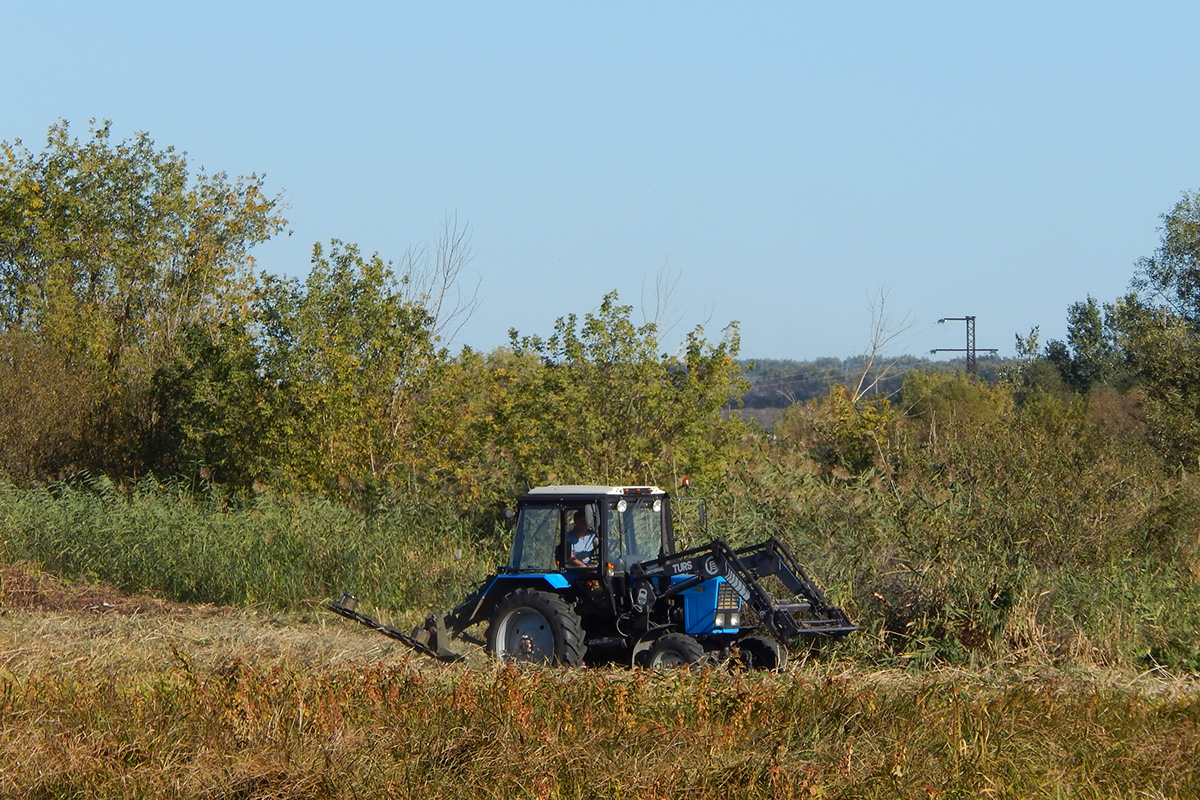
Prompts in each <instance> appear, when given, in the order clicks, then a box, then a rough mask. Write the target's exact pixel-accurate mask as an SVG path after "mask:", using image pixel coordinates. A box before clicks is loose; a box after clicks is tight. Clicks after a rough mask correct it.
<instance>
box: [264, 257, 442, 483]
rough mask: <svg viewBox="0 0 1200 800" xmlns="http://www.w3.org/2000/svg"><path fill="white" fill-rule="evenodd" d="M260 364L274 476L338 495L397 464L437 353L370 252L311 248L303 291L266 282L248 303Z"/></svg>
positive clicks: (414, 309) (425, 316)
mask: <svg viewBox="0 0 1200 800" xmlns="http://www.w3.org/2000/svg"><path fill="white" fill-rule="evenodd" d="M257 309H258V313H259V315H260V322H261V325H262V334H261V342H260V346H261V348H262V354H261V361H262V364H263V369H264V371H265V373H266V376H267V378H268V379H269V380H270V381H271V382H272V384H273V385H274V386H276V387H277V388H278V391H279V392H280V394H281V404H282V406H283V412H282V415H281V418H280V420H279V422H278V424H276V425H275V427H274V429H273V430H272V431H271V435H272V436H273V444H274V445H275V447H274V448H273V449H276V450H277V451H278V452H279V453H280V459H281V462H282V464H283V465H285V466H283V468H282V469H281V470H280V472H281V473H282V477H284V478H286V479H289V480H290V481H291V482H293V483H294V484H295V485H298V486H299V487H301V488H306V489H321V490H323V491H326V492H334V493H336V492H338V491H339V490H344V489H346V488H348V487H350V486H352V485H355V484H364V483H373V484H379V483H382V482H384V479H386V478H387V477H388V476H389V475H390V474H391V473H393V472H395V471H397V470H400V469H402V468H403V467H405V466H406V451H407V449H408V445H409V441H408V440H409V438H410V437H411V436H413V435H414V421H413V420H414V417H415V414H416V410H417V409H418V408H419V407H420V405H421V403H422V402H424V398H425V395H426V394H427V392H428V391H429V387H430V383H431V381H432V378H433V376H434V375H436V374H437V371H438V369H439V368H440V367H441V365H442V362H443V360H444V358H445V354H444V353H443V352H442V351H440V350H439V349H438V348H437V345H436V340H435V338H434V336H433V334H432V331H431V326H432V324H433V319H432V317H431V315H430V314H429V313H428V312H427V311H426V309H425V307H424V306H423V305H421V304H420V303H417V302H413V301H410V300H409V299H407V298H406V296H405V294H404V292H403V285H402V281H401V280H400V279H397V277H396V276H395V275H394V273H393V272H392V269H391V267H390V265H388V264H386V263H385V262H384V261H383V260H382V259H381V258H380V257H379V256H378V255H373V256H371V257H370V258H364V257H363V256H362V255H361V254H360V252H359V250H358V248H357V247H356V246H354V245H349V244H343V243H341V242H337V241H335V242H333V243H332V244H331V246H330V250H329V253H328V255H326V253H325V252H324V250H323V248H321V247H320V246H319V245H317V246H314V248H313V257H312V269H311V271H310V273H309V275H308V277H307V279H306V280H305V281H304V283H303V285H301V284H300V283H299V282H296V281H281V280H277V279H268V280H267V281H265V283H264V286H263V291H262V292H261V296H260V301H259V304H258V306H257Z"/></svg>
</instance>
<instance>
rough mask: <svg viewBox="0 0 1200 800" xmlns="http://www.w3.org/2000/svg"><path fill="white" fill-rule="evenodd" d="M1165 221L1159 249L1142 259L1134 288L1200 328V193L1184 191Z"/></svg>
mask: <svg viewBox="0 0 1200 800" xmlns="http://www.w3.org/2000/svg"><path fill="white" fill-rule="evenodd" d="M1162 220H1163V225H1162V228H1160V231H1161V232H1162V238H1161V240H1160V242H1159V245H1158V249H1157V250H1155V252H1154V255H1152V256H1148V257H1146V258H1143V259H1141V260H1139V261H1138V264H1137V273H1136V275H1135V277H1134V282H1133V285H1134V288H1135V289H1136V290H1138V291H1139V292H1141V293H1142V294H1143V296H1144V298H1145V299H1146V301H1147V302H1148V303H1149V304H1151V305H1157V306H1161V307H1164V308H1166V309H1168V310H1169V311H1170V312H1171V313H1173V314H1175V315H1176V316H1178V317H1179V318H1181V319H1183V320H1184V321H1186V322H1187V323H1188V324H1189V325H1191V326H1192V327H1193V328H1200V192H1184V194H1183V197H1182V199H1180V201H1179V202H1178V203H1176V204H1175V207H1174V208H1173V209H1171V211H1170V212H1169V213H1167V214H1164V215H1163V217H1162Z"/></svg>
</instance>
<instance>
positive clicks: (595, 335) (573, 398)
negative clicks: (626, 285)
mask: <svg viewBox="0 0 1200 800" xmlns="http://www.w3.org/2000/svg"><path fill="white" fill-rule="evenodd" d="M631 312H632V307H631V306H627V305H620V304H619V303H618V298H617V293H616V292H611V293H610V294H608V295H606V296H605V298H604V300H603V301H602V302H601V304H600V308H599V310H598V311H597V312H595V313H589V314H586V315H585V316H584V319H583V322H582V325H580V324H579V321H578V319H577V318H576V316H575V315H574V314H571V315H568V316H566V317H561V318H559V319H558V321H557V322H556V323H555V330H554V334H553V335H552V336H550V338H549V339H545V340H543V339H541V338H540V337H537V336H524V337H522V336H520V335H519V334H518V333H517V332H516V331H513V332H512V334H511V337H512V350H513V356H514V358H515V360H516V362H518V363H520V362H523V363H525V364H532V363H536V362H540V364H541V366H540V368H537V369H536V371H532V373H526V374H529V375H530V377H531V380H530V382H529V383H528V384H526V385H523V386H512V387H511V389H512V393H511V394H510V395H509V397H511V398H513V399H514V400H516V401H517V402H515V403H512V404H506V405H507V408H506V409H505V411H506V412H507V413H506V414H505V415H504V416H503V418H502V419H501V420H500V421H499V425H500V427H499V430H500V431H502V432H503V433H502V435H503V436H504V438H503V439H502V444H501V447H502V449H503V450H505V451H506V455H507V456H508V457H509V458H511V459H512V460H513V462H514V464H515V467H516V471H517V473H518V474H519V475H521V476H523V477H524V478H525V479H526V480H528V481H529V482H531V483H534V484H537V483H545V482H551V483H554V482H564V483H572V482H591V483H595V482H599V483H605V482H610V483H642V482H645V483H654V482H659V483H664V484H666V485H669V486H673V485H677V484H678V479H679V478H681V477H683V476H687V475H690V476H697V477H702V476H706V475H711V474H713V473H715V472H718V471H720V470H721V469H722V467H723V465H722V459H723V457H724V454H725V453H726V452H727V447H728V445H729V443H730V442H731V441H733V440H735V439H736V438H737V437H738V435H739V433H740V431H741V424H740V422H739V421H738V420H737V419H735V418H725V417H722V415H721V410H722V408H724V407H725V406H726V405H727V404H729V403H730V402H732V401H733V400H734V398H735V397H736V396H737V395H738V394H740V392H741V391H743V390H744V383H743V381H742V378H741V375H740V370H739V368H738V366H737V365H736V363H734V361H733V357H734V356H736V355H737V351H738V343H739V339H738V333H737V326H736V325H730V326H729V327H728V328H727V329H726V330H725V333H724V336H723V337H722V339H721V341H720V342H718V343H716V344H713V343H710V342H708V341H707V340H705V338H704V331H703V329H702V328H699V327H698V328H696V329H695V330H693V331H692V332H690V333H689V334H688V336H687V339H686V342H685V343H684V346H683V348H682V351H681V352H680V353H679V354H678V355H668V354H665V353H664V354H660V353H659V352H658V349H659V342H658V331H657V328H656V326H655V325H654V324H653V323H648V324H646V325H643V326H641V327H638V326H636V325H634V323H633V322H632V321H631V319H630V316H631ZM535 360H536V362H535ZM506 377H507V376H506Z"/></svg>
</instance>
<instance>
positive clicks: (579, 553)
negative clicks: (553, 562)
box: [567, 509, 598, 567]
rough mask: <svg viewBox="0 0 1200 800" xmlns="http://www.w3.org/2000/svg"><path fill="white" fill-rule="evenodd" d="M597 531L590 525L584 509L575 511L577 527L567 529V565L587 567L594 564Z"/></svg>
mask: <svg viewBox="0 0 1200 800" xmlns="http://www.w3.org/2000/svg"><path fill="white" fill-rule="evenodd" d="M597 544H598V542H597V540H596V532H595V531H594V530H592V529H591V528H589V527H588V524H587V515H585V514H584V513H583V510H582V509H580V510H579V511H576V512H575V527H573V528H571V530H569V531H567V546H568V547H569V548H570V552H569V553H568V554H567V565H568V566H571V567H587V566H590V565H591V564H592V561H593V559H594V557H595V555H596V545H597Z"/></svg>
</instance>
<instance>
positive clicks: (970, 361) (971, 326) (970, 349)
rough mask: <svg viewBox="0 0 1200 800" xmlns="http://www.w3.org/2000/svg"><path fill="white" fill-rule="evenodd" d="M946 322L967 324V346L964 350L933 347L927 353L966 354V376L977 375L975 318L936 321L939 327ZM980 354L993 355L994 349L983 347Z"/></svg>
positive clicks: (951, 318) (953, 318) (946, 318)
mask: <svg viewBox="0 0 1200 800" xmlns="http://www.w3.org/2000/svg"><path fill="white" fill-rule="evenodd" d="M946 322H965V323H967V346H966V347H965V348H962V347H935V348H934V349H932V350H930V351H929V352H930V353H966V354H967V374H968V375H978V374H979V368H978V367H977V366H976V362H975V354H976V353H977V352H980V350H979V349H977V348H976V347H975V317H973V316H970V317H945V318H944V319H939V320H938V324H939V325H942V324H945V323H946ZM982 352H984V353H995V352H996V348H994V347H985V348H983V349H982Z"/></svg>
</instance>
